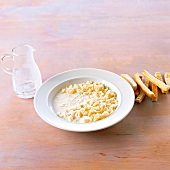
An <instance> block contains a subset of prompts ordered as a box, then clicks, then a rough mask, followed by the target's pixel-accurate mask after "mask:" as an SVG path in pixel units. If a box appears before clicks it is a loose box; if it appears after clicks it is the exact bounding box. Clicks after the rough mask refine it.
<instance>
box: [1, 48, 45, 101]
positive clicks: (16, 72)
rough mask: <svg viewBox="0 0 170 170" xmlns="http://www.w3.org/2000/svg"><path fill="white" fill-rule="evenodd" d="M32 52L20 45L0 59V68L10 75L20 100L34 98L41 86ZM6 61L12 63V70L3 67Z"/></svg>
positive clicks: (32, 49)
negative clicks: (8, 60)
mask: <svg viewBox="0 0 170 170" xmlns="http://www.w3.org/2000/svg"><path fill="white" fill-rule="evenodd" d="M34 51H35V50H34V48H32V47H31V46H29V45H20V46H17V47H15V48H13V49H12V54H4V55H3V56H2V57H1V66H2V68H3V70H4V71H5V72H6V73H8V74H12V83H13V88H14V91H15V93H16V95H17V96H18V97H20V98H32V97H34V95H35V93H36V91H37V89H38V88H39V87H40V85H41V84H42V78H41V73H40V70H39V68H38V66H37V64H36V62H35V60H34V55H33V52H34ZM6 59H10V60H11V61H12V62H13V64H12V68H8V67H6V66H5V60H6ZM6 61H7V60H6Z"/></svg>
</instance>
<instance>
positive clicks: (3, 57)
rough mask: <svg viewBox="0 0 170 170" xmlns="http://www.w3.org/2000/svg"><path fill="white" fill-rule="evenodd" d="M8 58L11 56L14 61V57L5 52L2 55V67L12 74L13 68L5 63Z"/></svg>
mask: <svg viewBox="0 0 170 170" xmlns="http://www.w3.org/2000/svg"><path fill="white" fill-rule="evenodd" d="M7 58H9V59H10V60H11V61H13V62H14V57H13V56H12V55H11V54H4V55H3V56H1V67H2V69H3V70H4V72H6V73H8V74H12V71H13V68H8V67H6V66H5V64H4V62H5V60H6V59H7Z"/></svg>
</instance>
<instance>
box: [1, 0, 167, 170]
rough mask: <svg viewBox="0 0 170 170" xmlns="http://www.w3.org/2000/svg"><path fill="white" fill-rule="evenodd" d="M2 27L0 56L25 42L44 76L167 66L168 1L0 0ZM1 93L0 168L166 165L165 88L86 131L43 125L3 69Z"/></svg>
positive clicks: (156, 168)
mask: <svg viewBox="0 0 170 170" xmlns="http://www.w3.org/2000/svg"><path fill="white" fill-rule="evenodd" d="M0 27H1V30H0V53H1V54H4V53H10V52H11V49H12V48H13V47H14V46H16V45H19V44H30V45H31V46H33V47H34V48H35V49H36V52H35V60H36V62H37V64H38V65H39V68H40V70H41V74H42V77H43V81H45V80H47V79H48V78H50V77H51V76H53V75H55V74H58V73H61V72H63V71H66V70H70V69H75V68H86V67H91V68H100V69H105V70H108V71H112V72H115V73H117V74H123V73H127V74H129V75H131V76H133V75H134V74H135V73H136V72H139V73H141V71H142V70H143V69H146V70H148V71H149V72H150V73H151V74H153V75H154V73H155V72H157V71H159V72H161V74H162V75H163V74H164V73H165V72H168V71H170V62H169V61H170V57H169V56H170V1H161V0H157V1H154V0H142V1H140V0H130V1H125V0H120V1H112V0H107V1H106V0H103V1H101V0H94V1H91V0H86V1H83V0H76V1H75V0H74V1H73V0H70V1H68V0H43V1H40V0H35V1H27V0H23V1H21V0H18V1H15V2H14V1H12V0H8V1H1V2H0ZM0 94H1V95H0V101H1V102H0V120H1V121H0V127H1V133H0V169H69V170H70V169H74V170H76V169H77V170H86V169H90V170H100V169H101V170H103V169H120V170H122V169H125V170H128V169H129V170H132V169H134V170H136V169H143V170H146V169H154V170H159V169H164V170H168V169H169V168H170V105H169V103H170V94H169V93H168V94H162V93H159V99H158V101H157V102H152V101H151V100H150V99H149V98H147V97H146V98H145V99H144V101H143V102H142V103H141V104H135V105H134V107H133V109H132V111H131V112H130V114H129V115H128V117H126V118H125V119H124V120H123V121H121V122H120V123H118V124H116V125H115V126H112V127H110V128H107V129H105V130H101V131H97V132H90V133H73V132H67V131H63V130H60V129H57V128H54V127H52V126H50V125H48V124H47V123H45V122H44V121H43V120H42V119H41V118H40V117H39V116H38V115H37V113H36V111H35V109H34V106H33V99H29V100H23V99H20V98H17V97H16V96H15V94H14V92H13V89H12V80H11V76H10V75H7V74H5V73H4V72H3V71H2V70H1V71H0Z"/></svg>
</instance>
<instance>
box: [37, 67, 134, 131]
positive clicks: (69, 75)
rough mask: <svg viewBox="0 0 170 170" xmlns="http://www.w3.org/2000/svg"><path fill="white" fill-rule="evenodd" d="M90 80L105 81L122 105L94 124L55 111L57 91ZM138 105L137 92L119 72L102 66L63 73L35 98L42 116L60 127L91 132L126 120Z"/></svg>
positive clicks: (38, 111)
mask: <svg viewBox="0 0 170 170" xmlns="http://www.w3.org/2000/svg"><path fill="white" fill-rule="evenodd" d="M88 80H92V81H95V82H101V83H103V84H105V85H107V86H109V87H110V89H111V90H112V91H115V92H116V93H117V98H118V107H117V109H116V111H115V112H114V113H113V114H111V115H110V116H108V117H107V118H105V119H103V120H100V121H97V122H92V123H74V122H68V121H66V120H64V119H62V118H60V117H58V116H57V115H56V114H55V111H54V107H53V100H54V97H55V96H56V94H57V93H58V92H59V91H60V90H61V89H62V88H64V87H66V86H68V85H70V84H78V83H85V82H86V81H88ZM133 105H134V91H133V89H132V88H131V86H130V85H129V84H128V83H127V82H126V81H125V80H124V79H123V78H121V77H120V76H119V75H117V74H115V73H112V72H109V71H105V70H100V69H93V68H83V69H76V70H70V71H66V72H63V73H61V74H58V75H55V76H53V77H51V78H50V79H48V80H47V81H45V82H44V83H43V84H42V86H41V87H40V88H39V90H38V91H37V93H36V95H35V97H34V107H35V110H36V111H37V113H38V115H39V116H40V117H41V118H42V119H43V120H44V121H45V122H47V123H49V124H50V125H52V126H55V127H57V128H60V129H63V130H68V131H75V132H88V131H96V130H101V129H104V128H107V127H110V126H112V125H114V124H116V123H118V122H120V121H121V120H122V119H124V118H125V117H126V116H127V115H128V114H129V112H130V111H131V109H132V107H133Z"/></svg>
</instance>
